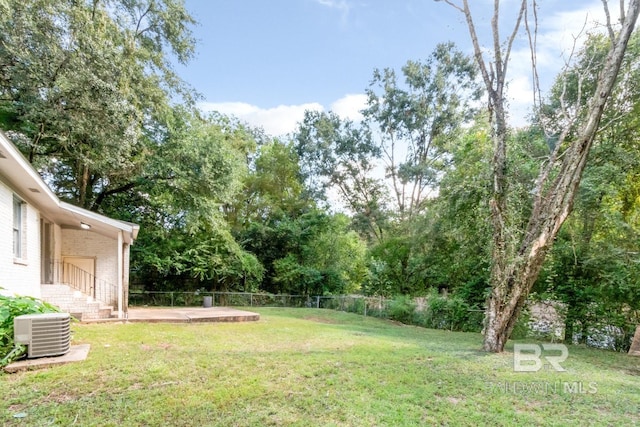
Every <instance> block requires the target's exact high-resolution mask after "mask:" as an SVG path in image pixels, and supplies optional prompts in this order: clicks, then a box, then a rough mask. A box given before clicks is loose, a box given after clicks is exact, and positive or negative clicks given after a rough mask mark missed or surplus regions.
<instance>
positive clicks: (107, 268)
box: [61, 228, 118, 295]
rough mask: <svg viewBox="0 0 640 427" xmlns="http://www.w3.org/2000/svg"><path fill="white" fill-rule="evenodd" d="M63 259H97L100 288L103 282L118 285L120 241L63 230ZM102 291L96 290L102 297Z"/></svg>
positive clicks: (86, 232) (90, 233) (83, 232)
mask: <svg viewBox="0 0 640 427" xmlns="http://www.w3.org/2000/svg"><path fill="white" fill-rule="evenodd" d="M61 234H62V248H61V250H62V253H61V255H62V258H64V257H72V256H77V257H95V258H96V272H95V276H96V279H98V286H100V282H101V281H105V282H108V283H110V284H112V285H117V284H118V241H117V240H113V239H110V238H108V237H104V236H101V235H100V234H97V233H94V232H92V231H88V230H72V229H65V228H63V229H62V233H61ZM101 291H102V290H101V289H97V290H96V294H97V295H100V292H101Z"/></svg>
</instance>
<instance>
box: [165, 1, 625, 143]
mask: <svg viewBox="0 0 640 427" xmlns="http://www.w3.org/2000/svg"><path fill="white" fill-rule="evenodd" d="M518 3H519V1H518V0H503V1H502V4H503V6H504V8H505V12H504V14H503V15H502V16H501V23H502V24H503V25H504V27H503V28H504V30H503V32H504V34H508V31H510V30H509V29H508V27H509V25H511V26H512V25H513V22H514V20H515V16H516V15H515V11H514V5H517V4H518ZM611 3H612V5H611V9H612V10H611V12H612V15H615V13H616V12H617V10H616V8H617V4H618V2H611ZM614 3H615V4H614ZM470 4H471V7H472V12H473V13H474V16H475V17H476V27H477V30H478V32H479V33H480V37H481V38H482V39H483V40H484V41H486V42H489V39H488V36H489V30H490V22H491V16H490V13H491V11H492V5H493V0H470ZM538 4H539V11H538V14H539V19H538V20H539V35H538V50H539V55H538V62H539V72H540V75H541V79H542V81H543V86H544V87H548V86H549V85H550V84H551V82H552V80H553V78H554V77H555V76H556V75H557V73H558V72H559V71H560V70H561V68H562V65H563V64H564V62H565V59H566V58H567V56H568V54H569V52H570V50H571V47H572V46H573V44H574V43H573V40H574V38H575V37H576V36H578V35H579V34H580V33H581V32H582V29H583V28H585V27H586V28H593V27H594V26H596V27H597V26H598V25H600V26H601V24H602V23H603V22H604V14H603V8H602V2H601V0H538ZM185 6H186V8H187V10H188V11H189V12H190V13H191V14H192V16H193V17H194V18H195V19H196V20H197V21H198V22H199V24H198V25H197V26H196V27H194V28H193V32H194V36H195V38H196V40H197V45H196V56H195V58H194V59H192V60H191V61H190V62H189V63H188V64H187V65H186V66H183V65H178V66H177V67H176V71H177V72H178V74H179V75H180V77H181V78H182V79H183V80H185V81H186V82H187V83H189V84H190V85H191V86H192V87H193V88H194V89H196V90H197V91H198V92H199V93H200V94H201V95H202V100H201V102H200V103H199V107H200V108H201V109H202V110H204V111H214V110H215V111H219V112H221V113H223V114H227V115H233V116H236V117H238V118H239V119H240V120H242V121H244V122H246V123H248V124H249V125H251V126H255V127H262V128H263V129H264V130H265V131H266V132H267V133H268V134H271V135H272V136H279V135H284V134H287V133H290V132H293V131H294V130H295V128H296V124H297V123H298V122H300V121H301V120H302V118H303V115H304V111H305V110H322V111H329V110H331V111H334V112H335V113H337V114H339V115H341V116H343V117H345V118H349V119H352V120H358V118H359V117H360V116H359V110H361V109H362V108H364V105H365V101H366V96H365V90H366V89H367V88H368V86H369V83H370V81H371V78H372V75H373V71H374V70H375V69H384V68H392V69H394V70H396V71H397V72H398V73H399V72H400V69H401V67H402V66H403V65H404V64H405V63H406V62H407V61H408V60H424V59H426V58H427V57H428V56H429V54H430V53H431V52H432V50H433V49H434V48H435V46H436V45H437V44H438V43H440V42H447V41H453V42H455V43H456V44H457V46H458V48H459V49H461V50H462V51H464V52H468V53H471V43H470V39H469V34H468V31H467V27H466V24H465V22H464V19H463V18H464V17H463V16H462V14H460V12H458V11H456V10H455V9H453V8H452V7H450V6H448V5H447V4H445V3H444V2H437V1H434V0H185ZM529 58H530V54H529V51H528V48H527V47H526V39H524V36H523V37H521V38H519V39H518V40H517V42H516V45H515V47H514V52H513V56H512V59H513V60H512V63H511V65H510V70H509V75H510V79H509V80H510V86H509V93H508V96H509V103H510V107H511V111H512V114H511V120H512V124H513V125H515V126H518V125H523V124H525V116H526V114H527V112H528V111H529V108H530V105H531V104H532V99H533V98H532V94H531V78H530V75H531V67H530V60H529Z"/></svg>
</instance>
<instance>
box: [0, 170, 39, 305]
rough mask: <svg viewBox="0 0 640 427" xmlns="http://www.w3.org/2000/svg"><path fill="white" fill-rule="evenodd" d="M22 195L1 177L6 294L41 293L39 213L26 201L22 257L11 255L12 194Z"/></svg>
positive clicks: (0, 265)
mask: <svg viewBox="0 0 640 427" xmlns="http://www.w3.org/2000/svg"><path fill="white" fill-rule="evenodd" d="M14 194H15V195H17V196H18V197H20V198H21V199H22V200H25V198H24V197H23V196H22V195H21V194H18V193H16V192H15V191H14V190H13V189H12V188H10V187H9V186H8V185H6V184H5V183H4V182H2V181H0V287H2V288H4V290H0V292H2V293H3V294H5V295H13V294H15V295H29V296H33V297H36V298H39V297H40V213H39V212H38V210H37V209H36V208H35V207H34V206H32V205H30V204H28V203H26V202H25V204H24V205H23V207H24V209H25V211H24V214H23V216H22V219H23V221H24V223H23V224H22V232H23V235H22V257H21V258H20V259H16V258H14V256H13V238H12V236H13V196H14Z"/></svg>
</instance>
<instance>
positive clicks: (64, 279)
mask: <svg viewBox="0 0 640 427" xmlns="http://www.w3.org/2000/svg"><path fill="white" fill-rule="evenodd" d="M47 268H48V272H49V275H48V277H49V278H48V280H47V281H48V282H49V283H50V284H62V285H67V286H69V287H70V288H72V289H75V290H77V291H80V292H82V293H83V294H84V295H87V296H89V297H92V298H94V299H95V300H97V301H100V302H102V303H104V304H106V305H110V306H114V307H115V306H116V305H117V304H118V287H117V286H116V285H114V284H113V283H110V282H108V281H106V280H103V279H100V278H97V277H96V276H95V275H93V274H91V273H89V272H87V271H85V270H83V269H81V268H79V267H78V266H76V265H73V264H70V263H68V262H64V261H57V260H54V261H50V263H49V265H48V266H47ZM45 284H46V283H45Z"/></svg>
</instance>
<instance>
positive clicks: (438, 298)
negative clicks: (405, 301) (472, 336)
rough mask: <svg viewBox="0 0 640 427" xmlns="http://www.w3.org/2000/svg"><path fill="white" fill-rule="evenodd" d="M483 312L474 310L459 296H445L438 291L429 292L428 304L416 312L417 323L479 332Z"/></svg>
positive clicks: (432, 326)
mask: <svg viewBox="0 0 640 427" xmlns="http://www.w3.org/2000/svg"><path fill="white" fill-rule="evenodd" d="M483 316H484V314H483V312H482V311H479V310H473V309H472V308H471V307H470V306H469V304H468V303H467V302H466V301H465V300H464V299H462V298H461V297H459V296H456V295H452V296H445V295H440V294H438V292H437V291H435V290H434V291H432V292H430V293H429V295H428V297H427V300H426V306H425V307H424V309H423V310H422V311H419V312H416V314H415V323H416V324H418V325H420V326H424V327H426V328H432V329H449V330H452V331H466V332H478V331H480V329H481V328H482V319H483Z"/></svg>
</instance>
